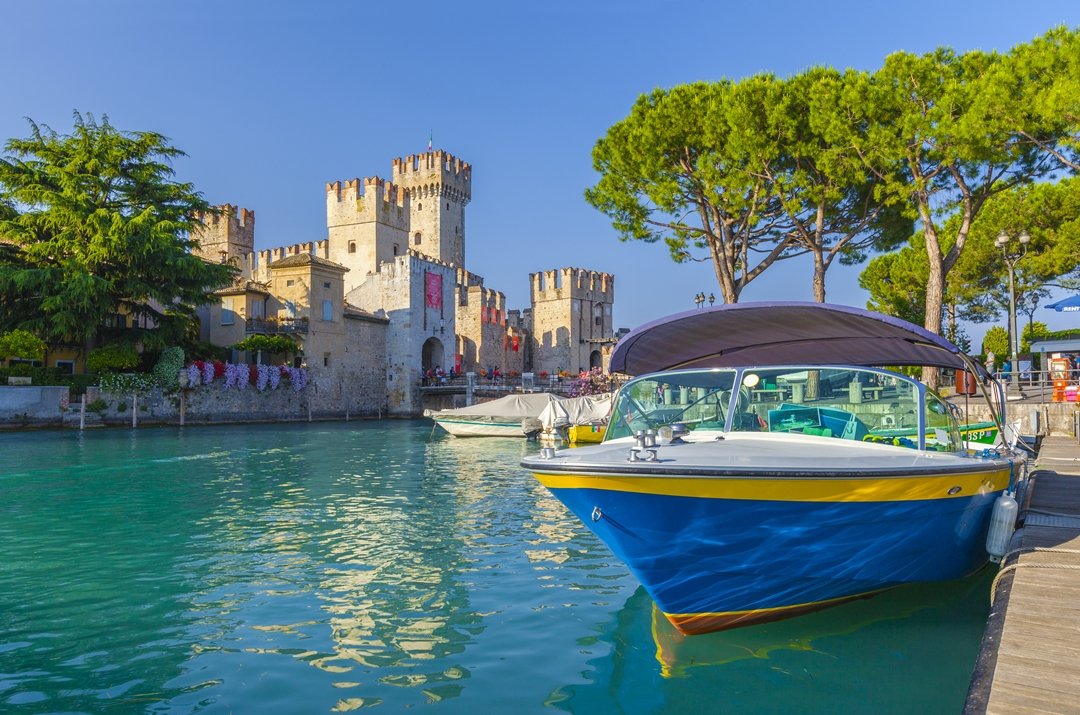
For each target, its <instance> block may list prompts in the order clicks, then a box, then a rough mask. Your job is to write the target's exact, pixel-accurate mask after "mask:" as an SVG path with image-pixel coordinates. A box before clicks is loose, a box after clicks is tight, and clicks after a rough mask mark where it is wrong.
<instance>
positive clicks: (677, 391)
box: [605, 367, 964, 452]
mask: <svg viewBox="0 0 1080 715" xmlns="http://www.w3.org/2000/svg"><path fill="white" fill-rule="evenodd" d="M729 413H730V414H729ZM676 422H681V423H683V424H685V425H686V427H687V428H689V429H690V430H701V429H713V430H730V431H732V432H785V433H787V432H790V433H797V434H802V435H808V436H813V437H825V438H831V439H847V440H853V441H860V442H878V443H882V444H889V445H893V446H898V447H909V448H912V449H928V450H936V451H949V452H952V451H957V450H961V449H963V448H964V445H963V441H962V439H961V437H960V429H959V426H958V424H957V421H956V417H955V415H954V411H953V410H952V409H951V407H950V405H949V403H947V402H945V401H944V400H942V399H941V398H940V397H938V396H937V395H935V394H934V393H933V392H932V391H929V390H927V389H926V388H925V387H923V386H922V385H920V384H919V383H918V382H916V381H915V380H913V379H911V378H909V377H907V376H905V375H901V374H899V373H895V372H890V371H887V370H878V369H874V368H859V367H812V368H807V367H769V368H743V369H741V370H738V371H737V370H722V369H712V370H685V371H672V372H664V373H654V374H651V375H644V376H642V377H639V378H637V379H635V380H632V381H630V382H628V383H626V384H625V385H623V387H622V389H621V390H620V391H619V394H618V396H617V397H616V399H615V406H614V409H613V411H612V417H611V424H610V425H609V427H608V431H607V435H606V437H605V441H607V440H610V439H618V438H620V437H628V436H631V435H633V434H635V433H636V432H638V431H639V430H650V429H653V430H656V429H659V428H660V427H663V426H664V425H670V424H674V423H676Z"/></svg>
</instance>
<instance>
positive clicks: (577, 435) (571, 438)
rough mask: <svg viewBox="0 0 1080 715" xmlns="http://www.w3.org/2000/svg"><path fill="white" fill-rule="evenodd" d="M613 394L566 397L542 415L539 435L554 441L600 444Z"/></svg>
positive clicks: (548, 407) (552, 404) (553, 404)
mask: <svg viewBox="0 0 1080 715" xmlns="http://www.w3.org/2000/svg"><path fill="white" fill-rule="evenodd" d="M614 397H615V395H614V393H606V394H602V395H585V396H582V397H567V398H566V399H563V400H559V401H557V402H552V403H551V404H550V405H548V406H547V407H546V408H545V409H544V411H543V412H541V413H540V424H541V425H542V426H543V428H544V430H543V432H541V434H540V436H541V438H544V439H550V440H552V441H554V442H569V443H570V444H577V443H579V442H600V441H602V440H603V438H604V432H605V430H606V428H607V422H608V415H609V414H610V413H611V400H612V399H613V398H614Z"/></svg>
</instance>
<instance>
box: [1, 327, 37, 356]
mask: <svg viewBox="0 0 1080 715" xmlns="http://www.w3.org/2000/svg"><path fill="white" fill-rule="evenodd" d="M10 357H14V358H20V359H22V360H44V359H45V341H44V340H42V339H41V338H39V337H38V336H36V335H34V334H33V333H31V332H30V331H29V330H12V331H11V332H10V333H4V334H3V335H0V361H2V360H4V358H10Z"/></svg>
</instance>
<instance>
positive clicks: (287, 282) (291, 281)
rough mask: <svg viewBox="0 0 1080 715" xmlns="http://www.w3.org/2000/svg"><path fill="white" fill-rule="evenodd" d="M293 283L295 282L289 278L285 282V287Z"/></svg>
mask: <svg viewBox="0 0 1080 715" xmlns="http://www.w3.org/2000/svg"><path fill="white" fill-rule="evenodd" d="M293 283H296V281H294V280H292V279H291V278H290V279H289V280H287V281H285V285H286V286H291V285H292V284H293Z"/></svg>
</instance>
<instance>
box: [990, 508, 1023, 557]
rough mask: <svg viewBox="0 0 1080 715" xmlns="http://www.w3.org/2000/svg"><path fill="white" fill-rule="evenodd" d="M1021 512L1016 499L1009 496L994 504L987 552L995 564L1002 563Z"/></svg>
mask: <svg viewBox="0 0 1080 715" xmlns="http://www.w3.org/2000/svg"><path fill="white" fill-rule="evenodd" d="M1019 511H1020V506H1019V505H1018V504H1017V503H1016V499H1014V498H1013V497H1012V496H1011V495H1009V494H1002V495H1001V496H999V497H998V498H997V501H995V502H994V510H993V511H992V512H990V531H989V532H988V533H987V534H986V551H987V553H988V554H990V560H991V561H993V562H994V563H995V564H996V563H1000V562H1001V558H1002V557H1003V556H1005V553H1006V552H1007V551H1008V549H1009V541H1010V540H1011V539H1012V535H1013V529H1014V528H1015V527H1016V515H1017V513H1018V512H1019Z"/></svg>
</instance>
